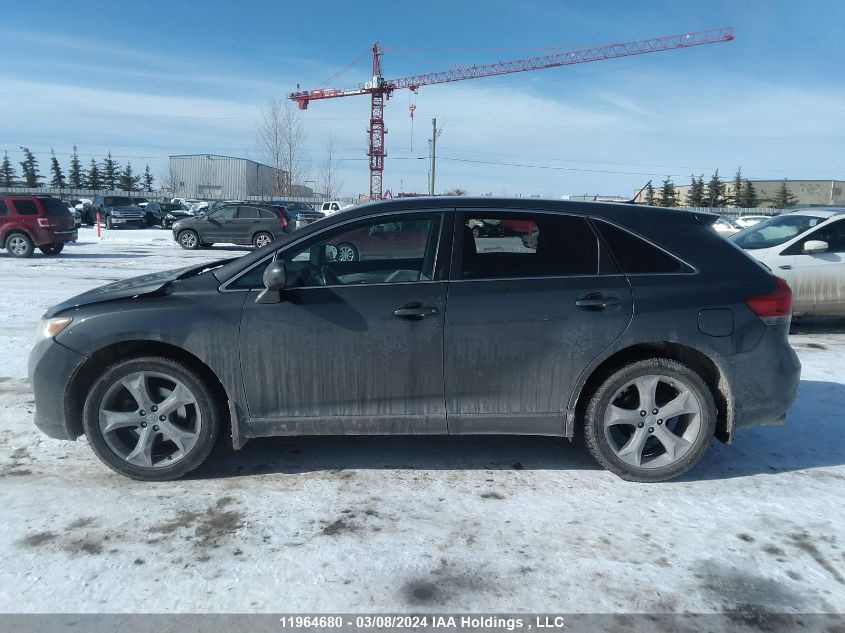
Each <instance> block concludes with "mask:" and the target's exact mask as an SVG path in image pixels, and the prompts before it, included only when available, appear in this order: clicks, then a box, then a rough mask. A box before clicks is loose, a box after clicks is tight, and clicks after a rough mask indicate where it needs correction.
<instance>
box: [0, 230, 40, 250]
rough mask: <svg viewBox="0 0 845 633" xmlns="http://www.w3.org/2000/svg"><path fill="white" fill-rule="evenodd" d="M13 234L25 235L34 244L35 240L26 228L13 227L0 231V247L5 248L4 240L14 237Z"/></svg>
mask: <svg viewBox="0 0 845 633" xmlns="http://www.w3.org/2000/svg"><path fill="white" fill-rule="evenodd" d="M15 233H20V234H22V235H26V236H27V237H28V238H29V239H30V240H31V241H32V243H33V244H35V238H34V237H33V235H32V233H30V232H29V231H28V230H27V229H26V227H23V226H19V225H15V226H10V227H8V228H6V229H5V230H3V231H0V246H2V247H3V248H6V240H7V239H9V236H10V235H14V234H15Z"/></svg>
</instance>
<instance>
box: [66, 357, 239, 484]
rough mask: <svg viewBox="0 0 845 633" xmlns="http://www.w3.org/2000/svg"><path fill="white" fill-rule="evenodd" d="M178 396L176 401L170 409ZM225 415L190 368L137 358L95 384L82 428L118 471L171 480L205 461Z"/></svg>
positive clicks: (110, 369)
mask: <svg viewBox="0 0 845 633" xmlns="http://www.w3.org/2000/svg"><path fill="white" fill-rule="evenodd" d="M124 383H125V384H127V385H129V388H127V387H126V386H124ZM130 388H131V389H132V390H131V391H130ZM133 392H134V393H135V394H136V395H133ZM174 393H175V394H177V395H176V396H175V401H172V402H170V404H166V403H167V402H168V400H171V398H169V397H168V396H172V395H173V394H174ZM159 405H161V408H160V409H157V407H158V406H159ZM223 411H224V408H223V407H222V406H221V404H220V403H219V400H218V398H217V397H216V395H215V393H214V392H213V391H212V390H211V389H210V387H209V386H208V384H207V383H206V382H205V380H204V379H203V378H202V377H201V376H200V375H199V374H198V373H197V372H196V371H194V370H193V369H192V368H191V367H189V366H188V365H185V364H184V363H181V362H179V361H176V360H173V359H170V358H165V357H139V358H130V359H128V360H122V361H119V362H117V363H115V364H113V365H111V366H109V367H108V368H106V369H105V371H103V373H102V374H101V375H100V376H99V377H98V378H97V379H96V380H94V382H93V384H92V386H91V389H90V391H89V392H88V395H87V397H86V399H85V406H84V407H83V411H82V425H83V428H84V430H85V436H86V437H87V438H88V442H89V443H90V444H91V448H92V449H93V450H94V453H96V455H97V457H99V458H100V460H102V462H103V463H104V464H105V465H106V466H108V467H109V468H111V469H112V470H114V471H115V472H117V473H120V474H121V475H125V476H127V477H131V478H132V479H137V480H140V481H169V480H171V479H178V478H179V477H182V476H184V475H185V474H187V473H189V472H190V471H192V470H194V469H195V468H197V467H198V466H199V465H200V464H202V463H203V462H204V461H205V460H206V458H207V457H208V454H209V453H210V452H211V449H212V448H213V447H214V443H215V441H216V439H217V433H218V429H219V428H220V426H221V425H222V424H223V420H224V417H223ZM141 412H144V414H145V415H144V416H141V415H140V413H141ZM136 413H137V421H136V420H134V419H133V418H134V416H135V415H136ZM161 418H165V420H161ZM110 423H111V424H113V425H114V428H113V429H112V430H109V429H108V425H109V424H110ZM148 429H150V430H148ZM166 429H167V430H166ZM169 438H176V440H177V441H173V440H171V439H169ZM145 440H149V441H145ZM177 442H178V443H177Z"/></svg>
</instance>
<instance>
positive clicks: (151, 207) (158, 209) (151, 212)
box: [144, 202, 193, 229]
mask: <svg viewBox="0 0 845 633" xmlns="http://www.w3.org/2000/svg"><path fill="white" fill-rule="evenodd" d="M144 215H145V216H146V222H147V226H160V227H161V228H163V229H169V228H171V227H172V226H173V224H174V223H175V222H178V221H179V220H182V219H184V218H190V217H193V214H192V213H189V212H188V211H187V210H186V209H185V207H183V206H182V205H181V204H179V203H178V202H148V203H147V204H146V206H144Z"/></svg>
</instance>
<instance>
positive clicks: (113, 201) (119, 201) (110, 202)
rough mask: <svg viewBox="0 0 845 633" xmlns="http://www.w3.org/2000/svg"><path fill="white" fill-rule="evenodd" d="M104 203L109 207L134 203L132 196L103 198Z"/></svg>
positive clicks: (127, 205)
mask: <svg viewBox="0 0 845 633" xmlns="http://www.w3.org/2000/svg"><path fill="white" fill-rule="evenodd" d="M103 204H104V205H106V206H107V207H124V206H126V207H129V206H132V205H133V204H134V203H133V202H132V199H131V198H121V197H108V198H105V199H104V200H103Z"/></svg>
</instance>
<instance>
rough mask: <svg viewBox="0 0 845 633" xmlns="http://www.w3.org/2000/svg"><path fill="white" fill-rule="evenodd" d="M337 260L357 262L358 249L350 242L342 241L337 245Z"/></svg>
mask: <svg viewBox="0 0 845 633" xmlns="http://www.w3.org/2000/svg"><path fill="white" fill-rule="evenodd" d="M337 261H339V262H357V261H358V249H357V248H355V246H354V245H352V244H350V243H349V242H342V243H340V244H338V245H337Z"/></svg>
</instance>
